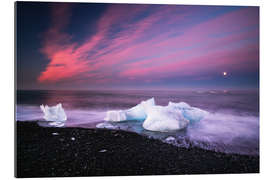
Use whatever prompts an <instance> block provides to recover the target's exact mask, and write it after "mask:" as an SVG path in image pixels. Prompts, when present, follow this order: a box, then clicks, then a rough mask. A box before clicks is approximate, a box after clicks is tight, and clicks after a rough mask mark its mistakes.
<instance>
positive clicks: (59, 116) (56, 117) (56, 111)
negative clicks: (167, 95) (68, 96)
mask: <svg viewBox="0 0 270 180" xmlns="http://www.w3.org/2000/svg"><path fill="white" fill-rule="evenodd" d="M40 109H41V110H42V112H43V113H44V116H43V118H44V119H45V121H47V122H48V124H49V125H50V126H55V127H62V126H64V125H65V122H66V120H67V116H66V113H65V111H64V109H63V107H62V104H61V103H59V104H57V105H56V106H51V107H49V106H48V105H46V106H44V105H43V104H42V105H41V106H40Z"/></svg>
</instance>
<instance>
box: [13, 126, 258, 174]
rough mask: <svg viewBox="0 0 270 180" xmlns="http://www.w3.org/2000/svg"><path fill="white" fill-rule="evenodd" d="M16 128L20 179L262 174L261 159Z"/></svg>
mask: <svg viewBox="0 0 270 180" xmlns="http://www.w3.org/2000/svg"><path fill="white" fill-rule="evenodd" d="M15 123H16V131H17V132H16V133H17V134H16V135H15V137H17V142H15V152H16V154H15V161H16V164H15V171H16V172H15V176H16V177H75V176H76V177H80V176H125V175H177V174H178V175H180V174H224V173H259V156H251V155H238V154H225V153H221V152H214V151H210V150H204V149H200V148H196V147H192V148H188V149H186V148H181V147H176V146H174V145H171V144H168V143H164V142H162V141H161V140H158V139H152V138H148V137H146V136H142V135H139V134H137V133H133V132H127V131H122V130H109V129H85V128H71V127H65V128H54V127H40V126H38V125H37V123H35V122H15Z"/></svg>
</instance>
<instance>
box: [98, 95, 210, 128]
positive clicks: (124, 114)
mask: <svg viewBox="0 0 270 180" xmlns="http://www.w3.org/2000/svg"><path fill="white" fill-rule="evenodd" d="M207 114H208V112H207V111H204V110H201V109H199V108H196V107H191V106H190V105H189V104H187V103H185V102H179V103H174V102H169V103H168V105H167V106H158V105H156V104H155V99H154V98H151V99H148V100H146V101H142V102H141V103H139V104H138V105H136V106H134V107H132V108H130V109H127V110H117V111H116V110H115V111H107V114H106V117H105V118H104V120H105V121H108V122H122V121H130V120H137V121H143V124H142V126H143V128H144V129H146V130H150V131H160V132H169V131H176V130H181V129H184V128H186V127H187V126H188V125H189V124H190V123H195V122H198V121H200V120H201V119H203V118H204V117H205V116H206V115H207ZM110 126H111V125H109V124H100V125H98V128H100V127H101V128H103V127H105V128H112V127H110Z"/></svg>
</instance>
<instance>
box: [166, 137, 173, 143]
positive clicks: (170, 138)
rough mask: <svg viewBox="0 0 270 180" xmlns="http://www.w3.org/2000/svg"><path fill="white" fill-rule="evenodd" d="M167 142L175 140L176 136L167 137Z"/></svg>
mask: <svg viewBox="0 0 270 180" xmlns="http://www.w3.org/2000/svg"><path fill="white" fill-rule="evenodd" d="M165 141H166V142H174V141H175V137H172V136H169V137H167V138H166V139H165Z"/></svg>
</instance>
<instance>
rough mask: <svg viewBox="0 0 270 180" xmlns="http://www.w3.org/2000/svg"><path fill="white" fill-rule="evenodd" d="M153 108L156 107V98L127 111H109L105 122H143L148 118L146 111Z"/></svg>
mask: <svg viewBox="0 0 270 180" xmlns="http://www.w3.org/2000/svg"><path fill="white" fill-rule="evenodd" d="M152 106H155V99H154V98H151V99H148V100H146V101H142V102H141V103H140V104H138V105H136V106H134V107H132V108H130V109H127V110H118V111H107V114H106V117H105V118H104V120H105V121H111V122H121V121H127V120H137V121H143V120H145V119H146V117H147V115H146V112H145V110H146V109H147V108H149V107H152Z"/></svg>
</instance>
